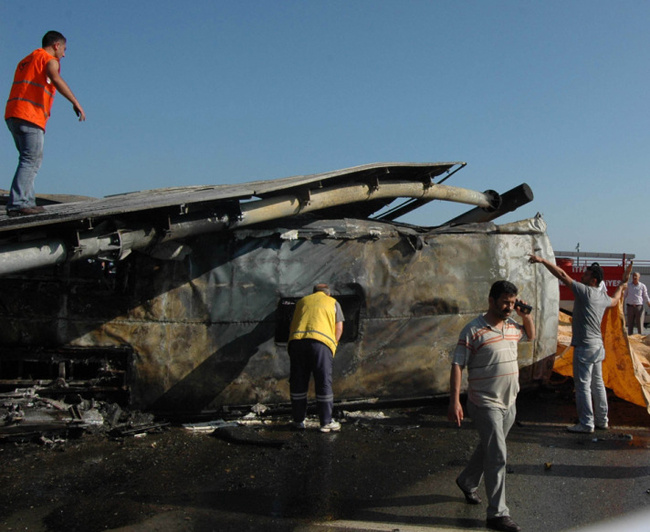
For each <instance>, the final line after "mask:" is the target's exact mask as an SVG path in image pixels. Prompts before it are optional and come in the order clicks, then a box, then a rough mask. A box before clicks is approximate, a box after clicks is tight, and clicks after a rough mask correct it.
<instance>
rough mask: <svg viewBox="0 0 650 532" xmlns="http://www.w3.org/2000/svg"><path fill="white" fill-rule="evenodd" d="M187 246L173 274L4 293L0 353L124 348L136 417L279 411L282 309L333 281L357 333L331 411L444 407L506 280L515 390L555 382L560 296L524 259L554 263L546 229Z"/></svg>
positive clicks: (306, 226) (102, 278) (146, 261)
mask: <svg viewBox="0 0 650 532" xmlns="http://www.w3.org/2000/svg"><path fill="white" fill-rule="evenodd" d="M187 244H188V245H189V247H190V248H191V250H192V251H191V253H190V254H189V255H188V256H186V257H185V258H184V259H183V260H182V261H171V260H170V261H164V260H157V259H154V258H151V257H149V256H147V255H144V254H140V253H133V254H132V255H131V256H129V257H127V259H126V260H124V261H122V262H120V263H118V264H116V265H115V266H114V267H112V268H110V269H107V268H106V267H105V266H104V267H103V266H102V265H101V263H99V262H94V263H88V264H85V265H83V266H79V267H77V266H75V265H74V263H73V264H72V265H67V266H65V267H61V268H54V269H48V270H39V271H36V272H33V273H31V274H24V275H22V276H16V277H6V278H3V279H0V288H1V289H0V316H1V318H2V319H1V320H0V345H2V346H5V347H9V346H12V345H13V346H16V345H20V346H50V347H51V346H57V345H70V346H84V347H88V346H121V347H123V346H128V347H129V348H130V349H131V350H132V352H133V371H132V374H131V375H130V377H129V386H130V396H131V400H132V403H133V406H136V407H139V408H148V409H153V410H167V411H169V410H176V411H178V410H182V411H193V412H196V411H200V410H204V409H214V408H219V407H221V406H223V405H232V404H250V403H257V402H262V403H275V402H286V401H288V397H289V392H288V373H289V359H288V356H287V353H286V344H284V343H281V342H276V321H277V320H276V317H277V308H278V303H279V301H280V300H281V299H282V298H296V297H302V296H304V295H307V294H308V293H310V292H311V288H312V286H313V285H314V284H316V283H318V282H327V283H329V284H330V286H331V287H332V290H333V295H335V296H336V295H343V296H346V297H348V298H350V300H352V301H355V302H356V305H355V312H356V313H357V314H356V318H357V319H356V323H357V325H358V330H356V331H354V332H355V334H354V335H353V336H351V338H354V340H353V341H350V342H342V343H341V345H340V346H339V350H338V351H337V355H336V358H335V362H334V393H335V397H336V399H344V398H347V399H356V398H369V397H382V398H399V397H414V396H418V395H421V396H425V395H435V394H444V393H447V392H448V381H449V364H450V353H451V351H452V350H453V348H454V346H455V344H456V341H457V338H458V333H459V332H460V329H461V328H462V327H463V326H464V325H465V323H467V322H468V321H469V320H470V319H472V318H474V317H475V316H476V315H478V314H479V313H481V312H483V311H485V310H486V308H487V294H488V291H489V287H490V285H491V284H492V283H493V282H494V281H495V280H497V279H501V278H506V279H509V280H511V281H513V282H514V283H515V284H517V285H518V286H519V288H520V295H521V297H522V298H523V299H525V300H527V301H528V302H529V303H531V304H532V305H533V307H534V308H535V320H536V327H537V330H538V339H537V340H536V341H535V342H532V343H530V342H529V343H522V344H520V368H521V380H522V383H523V384H527V383H530V382H532V381H535V380H539V379H544V378H545V377H546V376H547V375H548V372H549V371H550V366H549V363H548V361H549V358H548V357H549V356H550V355H552V354H553V353H554V352H555V343H556V335H557V301H558V294H557V283H556V282H553V281H552V280H551V279H550V278H549V277H550V276H540V275H538V274H537V272H536V270H535V269H534V268H531V267H530V266H529V265H528V264H527V262H526V254H527V253H530V252H532V250H533V249H538V250H542V251H538V253H543V254H545V256H551V257H552V249H551V246H550V243H549V241H548V238H547V236H546V233H545V224H544V222H543V220H541V219H540V218H536V219H532V220H525V221H522V222H517V223H515V224H509V225H508V226H495V225H493V224H477V225H473V226H467V227H465V228H463V229H455V230H453V231H452V232H441V231H435V230H431V231H428V232H427V231H423V230H422V229H421V228H410V227H404V226H399V225H397V224H387V223H379V222H371V221H367V220H366V221H360V220H330V221H319V222H297V221H294V222H292V226H291V227H284V228H277V227H274V228H262V229H258V230H240V231H235V232H233V233H214V234H209V235H203V236H201V237H197V238H195V239H194V240H190V241H188V242H187ZM354 321H355V320H351V321H349V322H348V325H350V326H353V325H352V324H353V322H354ZM550 360H551V361H552V359H550Z"/></svg>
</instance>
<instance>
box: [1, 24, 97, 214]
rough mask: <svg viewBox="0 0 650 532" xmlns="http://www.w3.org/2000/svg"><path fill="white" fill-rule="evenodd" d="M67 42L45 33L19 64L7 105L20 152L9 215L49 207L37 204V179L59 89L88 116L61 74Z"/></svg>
mask: <svg viewBox="0 0 650 532" xmlns="http://www.w3.org/2000/svg"><path fill="white" fill-rule="evenodd" d="M66 46H67V44H66V38H65V37H64V36H63V35H62V34H60V33H59V32H58V31H48V32H47V33H46V34H45V35H44V36H43V39H42V48H38V49H37V50H34V51H33V52H32V53H31V54H29V55H28V56H27V57H25V58H24V59H22V60H21V61H20V62H19V63H18V66H17V67H16V72H15V74H14V81H13V84H12V86H11V91H10V93H9V99H8V100H7V106H6V108H5V120H6V122H7V127H8V128H9V131H10V132H11V134H12V136H13V138H14V142H15V144H16V148H17V149H18V154H19V155H18V168H17V169H16V173H15V174H14V178H13V182H12V183H11V190H10V192H9V200H8V202H7V214H8V215H9V216H20V215H29V214H39V213H42V212H44V211H45V209H44V208H43V207H40V206H37V205H36V198H35V193H34V180H35V179H36V174H37V173H38V170H39V169H40V167H41V163H42V162H43V146H44V140H45V124H46V123H47V120H48V118H50V110H51V109H52V102H53V101H54V95H55V94H56V91H57V90H58V91H59V92H60V93H61V94H62V95H63V96H64V97H65V98H67V99H68V100H69V101H70V102H71V103H72V107H73V109H74V111H75V113H76V114H77V116H78V117H79V121H80V122H83V121H84V120H86V113H85V112H84V110H83V108H82V107H81V104H80V103H79V101H78V100H77V98H76V97H75V95H74V94H73V93H72V90H70V87H68V84H67V83H66V82H65V81H64V80H63V78H62V77H61V74H60V70H61V65H60V61H61V59H63V58H64V57H65V51H66Z"/></svg>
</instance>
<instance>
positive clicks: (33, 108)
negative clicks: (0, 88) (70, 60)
mask: <svg viewBox="0 0 650 532" xmlns="http://www.w3.org/2000/svg"><path fill="white" fill-rule="evenodd" d="M52 59H55V57H54V56H53V55H50V54H48V53H47V52H46V51H45V50H43V48H39V49H38V50H34V51H33V52H32V53H31V54H29V55H28V56H27V57H25V59H23V60H22V61H21V62H20V63H18V66H17V67H16V73H15V75H14V83H13V85H12V86H11V92H10V93H9V99H8V100H7V107H6V108H5V120H6V119H7V118H20V119H22V120H26V121H27V122H31V123H32V124H35V125H37V126H38V127H40V128H43V130H45V123H46V122H47V119H48V118H50V110H51V109H52V102H53V101H54V95H55V94H56V88H55V87H54V85H53V84H52V81H51V80H50V78H48V77H47V72H46V70H45V65H47V64H48V63H49V62H50V61H52Z"/></svg>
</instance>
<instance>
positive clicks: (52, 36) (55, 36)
mask: <svg viewBox="0 0 650 532" xmlns="http://www.w3.org/2000/svg"><path fill="white" fill-rule="evenodd" d="M55 42H66V38H65V37H64V36H63V34H62V33H59V32H58V31H54V30H52V31H48V32H47V33H46V34H45V35H43V40H42V42H41V44H42V45H43V48H47V47H48V46H52V45H53V44H54V43H55Z"/></svg>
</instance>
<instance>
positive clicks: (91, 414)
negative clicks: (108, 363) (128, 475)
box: [0, 388, 169, 446]
mask: <svg viewBox="0 0 650 532" xmlns="http://www.w3.org/2000/svg"><path fill="white" fill-rule="evenodd" d="M168 425H169V423H166V422H158V421H156V420H155V418H154V416H153V415H152V414H147V413H142V412H138V411H129V410H124V409H123V408H122V407H120V406H119V405H117V404H115V403H108V402H103V401H97V400H95V399H84V398H83V397H81V396H80V395H78V394H69V395H67V396H65V397H64V399H63V400H59V399H52V398H49V397H45V396H41V395H39V393H38V390H37V389H36V388H27V389H17V390H14V391H12V392H6V393H0V442H2V441H11V442H29V441H34V442H38V443H41V444H43V445H48V446H52V445H54V444H56V443H62V442H63V441H65V440H66V439H68V438H78V437H80V436H81V435H82V434H83V433H84V432H103V433H106V434H108V435H110V436H111V437H114V438H122V437H127V436H134V435H137V434H144V433H149V432H160V431H161V430H162V429H163V428H165V427H166V426H168Z"/></svg>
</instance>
